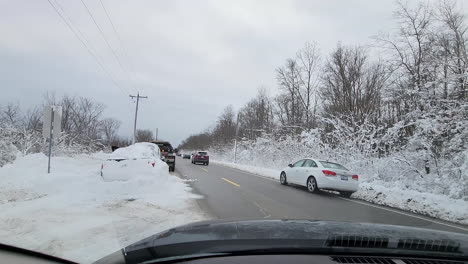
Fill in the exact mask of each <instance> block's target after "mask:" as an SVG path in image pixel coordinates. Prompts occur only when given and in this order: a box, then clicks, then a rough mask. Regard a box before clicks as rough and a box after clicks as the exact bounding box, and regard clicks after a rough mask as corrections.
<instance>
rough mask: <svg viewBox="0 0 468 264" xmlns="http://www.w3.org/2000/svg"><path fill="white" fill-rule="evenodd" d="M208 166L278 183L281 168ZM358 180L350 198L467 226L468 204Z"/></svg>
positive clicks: (396, 184) (402, 186) (400, 185)
mask: <svg viewBox="0 0 468 264" xmlns="http://www.w3.org/2000/svg"><path fill="white" fill-rule="evenodd" d="M219 157H220V156H218V158H219ZM211 163H214V164H219V165H222V166H226V167H230V168H234V169H238V170H243V171H247V172H250V173H253V174H257V175H259V176H263V177H267V178H272V179H276V180H279V175H280V173H281V169H271V168H264V167H260V166H252V165H246V164H239V163H233V162H229V161H223V160H213V159H212V160H211ZM360 181H361V182H360V186H359V188H360V189H359V191H358V192H355V193H354V194H353V195H352V197H353V198H356V199H361V200H365V201H368V202H371V203H375V204H380V205H385V206H390V207H394V208H398V209H402V210H406V211H410V212H414V213H419V214H423V215H428V216H431V217H435V218H439V219H443V220H447V221H451V222H455V223H461V224H468V201H464V200H462V199H452V198H449V197H448V196H447V195H441V194H433V193H427V192H420V191H417V190H415V189H414V188H413V189H412V188H411V186H407V185H405V184H404V183H402V182H398V181H395V182H385V181H379V180H372V181H369V179H366V178H365V177H364V178H363V177H360Z"/></svg>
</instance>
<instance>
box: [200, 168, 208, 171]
mask: <svg viewBox="0 0 468 264" xmlns="http://www.w3.org/2000/svg"><path fill="white" fill-rule="evenodd" d="M200 169H202V170H204V171H208V170H207V169H205V168H200Z"/></svg>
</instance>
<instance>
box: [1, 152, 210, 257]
mask: <svg viewBox="0 0 468 264" xmlns="http://www.w3.org/2000/svg"><path fill="white" fill-rule="evenodd" d="M108 157H109V155H107V154H104V153H98V154H94V155H77V156H75V157H55V158H53V159H52V172H51V173H50V174H47V173H46V171H47V157H46V156H44V155H43V154H32V155H27V156H24V157H21V158H18V159H16V160H15V161H14V162H13V163H12V164H7V165H5V166H4V167H2V168H0V179H1V180H2V184H1V185H0V211H1V212H2V214H0V243H5V244H11V245H14V246H18V247H23V248H27V249H32V250H37V251H40V252H44V253H47V254H52V255H55V256H59V257H63V258H66V259H70V260H73V261H78V262H86V263H88V262H92V261H95V260H97V259H99V258H100V257H103V256H105V255H107V254H110V253H112V252H114V251H116V250H118V249H120V248H122V247H124V246H127V245H129V244H131V243H133V242H136V241H138V240H140V239H143V238H145V237H147V236H150V235H153V234H154V233H157V232H160V231H162V230H165V229H168V228H171V227H174V226H176V225H180V224H185V223H189V222H193V221H198V220H203V219H204V216H203V215H202V213H201V212H199V211H198V210H197V209H195V208H196V207H195V206H194V202H193V199H196V198H198V197H197V196H196V195H194V194H192V193H191V192H190V188H189V187H188V186H187V185H186V184H185V183H184V182H183V181H182V180H180V179H178V178H177V177H175V176H171V175H170V174H169V173H168V167H167V165H166V164H165V163H163V162H162V161H160V160H156V162H155V166H154V167H153V166H152V165H148V164H147V163H144V162H143V163H141V162H136V163H134V164H130V163H128V164H127V165H128V166H145V169H144V170H137V169H136V168H135V171H136V173H135V174H128V175H127V177H126V178H119V179H118V180H109V181H104V180H103V178H102V177H101V176H100V167H101V163H102V161H103V160H105V159H107V158H108ZM140 163H141V164H140ZM119 177H120V176H119Z"/></svg>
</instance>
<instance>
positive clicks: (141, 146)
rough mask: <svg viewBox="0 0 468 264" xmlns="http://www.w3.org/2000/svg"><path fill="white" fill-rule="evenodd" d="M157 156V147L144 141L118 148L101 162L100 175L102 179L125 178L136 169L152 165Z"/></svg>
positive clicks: (147, 167)
mask: <svg viewBox="0 0 468 264" xmlns="http://www.w3.org/2000/svg"><path fill="white" fill-rule="evenodd" d="M159 156H160V154H159V148H157V147H156V146H155V145H154V144H151V143H146V142H141V143H136V144H134V145H130V146H128V147H121V148H118V149H116V150H115V151H114V152H112V153H111V154H110V155H109V157H108V158H107V159H106V160H105V161H104V162H103V163H102V164H101V177H102V178H103V179H104V180H111V179H112V180H119V179H127V178H128V175H132V174H135V171H136V170H142V169H143V170H145V169H149V168H150V167H154V165H155V163H156V161H157V160H158V159H159Z"/></svg>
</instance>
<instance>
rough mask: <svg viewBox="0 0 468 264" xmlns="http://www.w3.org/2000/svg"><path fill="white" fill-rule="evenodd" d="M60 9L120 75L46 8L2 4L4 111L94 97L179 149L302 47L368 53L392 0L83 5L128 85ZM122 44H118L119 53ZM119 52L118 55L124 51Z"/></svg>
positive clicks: (94, 42)
mask: <svg viewBox="0 0 468 264" xmlns="http://www.w3.org/2000/svg"><path fill="white" fill-rule="evenodd" d="M50 1H51V2H52V3H54V4H56V5H57V3H58V5H57V7H58V8H59V10H60V7H61V8H63V10H64V11H65V13H66V14H67V15H68V16H69V17H70V19H71V20H72V21H73V25H76V26H77V27H78V28H79V30H80V31H81V32H82V33H83V34H84V35H85V36H86V38H87V40H88V41H89V44H90V46H92V47H93V48H94V49H95V50H96V51H97V54H99V56H100V57H101V58H102V59H103V61H104V66H105V67H106V68H107V69H110V71H111V72H112V73H113V75H114V76H115V79H116V81H117V83H118V84H119V85H120V86H121V87H122V88H121V89H120V88H118V87H116V86H115V85H114V84H113V83H112V82H111V81H110V80H109V78H108V77H106V74H105V73H104V72H103V71H102V70H101V68H100V67H99V65H98V64H97V63H96V61H95V60H94V59H93V58H92V56H91V55H90V54H89V53H88V52H87V51H86V49H85V47H84V46H83V45H82V44H81V43H80V42H79V41H78V39H77V38H76V37H75V36H74V35H73V33H72V32H71V31H70V29H69V28H68V27H67V26H66V24H65V23H64V22H63V21H62V20H61V18H60V17H59V16H58V15H57V13H55V11H54V9H53V8H52V6H51V5H50V4H49V2H48V1H47V0H0V87H1V90H2V93H1V97H0V105H2V104H5V103H7V102H18V103H19V104H20V106H21V107H22V108H23V109H26V108H28V107H30V106H33V105H37V104H39V103H40V102H41V100H42V98H43V95H44V94H45V93H46V92H55V94H56V95H57V96H61V95H63V94H69V95H78V96H86V97H92V98H94V99H95V100H96V101H99V102H102V103H104V104H105V105H106V106H107V108H106V112H105V115H106V116H108V117H115V118H117V119H120V120H121V121H122V126H121V129H120V134H121V135H125V136H130V135H131V134H132V127H133V115H134V103H133V101H132V100H131V99H130V98H129V97H128V94H129V93H132V94H135V93H136V92H137V91H140V93H141V94H143V95H145V96H148V97H149V99H145V100H142V101H141V104H140V110H139V122H138V128H141V129H151V130H155V129H156V128H159V135H160V137H162V138H164V139H168V140H170V141H172V142H173V144H174V145H177V144H178V143H180V141H181V140H183V139H184V138H185V137H187V136H188V135H190V134H193V133H196V132H200V131H202V130H203V129H205V128H206V127H208V126H210V125H211V124H213V122H214V121H215V119H216V117H217V115H218V114H219V113H220V112H221V111H222V109H223V108H224V107H225V106H226V105H228V104H232V105H233V106H234V107H235V108H236V109H238V108H239V107H241V106H242V105H243V104H244V103H246V102H247V101H248V100H249V99H250V98H251V97H253V96H254V95H255V94H256V92H257V88H258V87H260V86H265V87H267V88H268V89H270V90H271V91H273V92H274V90H275V89H276V83H275V68H276V67H278V66H280V65H282V64H283V63H284V61H285V59H286V58H288V57H292V56H294V54H295V53H296V51H297V50H298V49H299V48H301V47H302V46H303V45H304V43H305V42H307V41H315V42H317V44H318V45H319V47H320V49H321V50H322V52H323V53H324V54H327V53H328V52H329V51H330V50H331V49H332V48H333V47H335V46H336V43H337V42H338V41H341V42H342V43H344V44H350V45H354V44H366V43H369V42H370V41H371V40H370V36H372V35H375V34H377V33H378V32H379V31H380V30H384V31H388V30H389V29H391V28H393V27H395V26H396V25H395V23H394V22H393V21H392V12H393V10H394V1H392V0H378V1H375V0H365V1H364V0H343V1H338V0H334V1H330V0H327V1H325V0H323V1H318V0H315V1H312V0H303V1H299V0H298V1H292V0H291V1H286V0H285V1H279V0H278V1H272V0H265V1H260V0H255V1H239V0H235V1H220V0H212V1H189V0H186V1H177V0H167V1H154V0H153V1H139V0H135V1H118V0H102V2H103V4H104V6H105V8H106V9H107V11H108V13H109V15H110V17H111V19H112V22H113V23H114V25H115V28H116V30H117V32H118V34H119V36H120V38H121V40H122V42H119V41H118V39H117V37H116V35H115V34H114V32H113V30H112V26H111V24H110V23H109V21H108V20H107V17H106V14H105V12H104V9H103V8H102V6H101V4H100V2H99V0H84V1H85V3H86V4H87V6H88V8H89V10H90V11H91V12H92V14H93V15H94V17H95V19H96V21H97V23H98V25H99V26H100V27H101V28H102V30H103V32H104V35H105V36H106V38H107V40H108V42H109V44H110V46H111V47H112V48H113V49H114V50H115V51H116V54H117V55H118V56H119V58H120V59H121V62H122V64H123V66H124V67H125V68H127V69H128V71H129V72H130V76H129V75H127V74H126V72H125V71H124V70H123V69H122V68H121V67H120V66H119V63H118V62H117V61H116V59H115V58H114V57H113V55H112V53H111V51H110V49H109V48H108V47H107V45H106V43H105V41H104V39H103V38H102V37H101V35H100V34H99V31H98V29H97V27H96V26H95V25H94V23H93V21H92V20H91V17H90V16H89V14H88V13H87V11H86V9H85V7H84V6H83V4H82V3H81V1H79V0H50ZM120 44H123V45H120ZM122 46H123V48H122Z"/></svg>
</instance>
